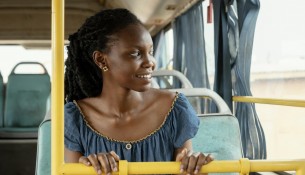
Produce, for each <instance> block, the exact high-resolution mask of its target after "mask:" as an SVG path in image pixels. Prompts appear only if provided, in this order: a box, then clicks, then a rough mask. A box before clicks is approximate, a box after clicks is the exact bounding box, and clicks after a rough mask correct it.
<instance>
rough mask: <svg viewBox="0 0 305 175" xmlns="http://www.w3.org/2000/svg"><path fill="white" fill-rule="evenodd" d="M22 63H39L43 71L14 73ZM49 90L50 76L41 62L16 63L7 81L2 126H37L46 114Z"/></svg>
mask: <svg viewBox="0 0 305 175" xmlns="http://www.w3.org/2000/svg"><path fill="white" fill-rule="evenodd" d="M22 64H27V65H35V66H37V65H40V66H41V67H42V68H43V70H44V73H42V74H28V73H27V74H23V73H15V70H16V68H17V67H18V66H20V65H22ZM50 92H51V83H50V76H49V74H48V72H47V70H46V68H45V67H44V66H43V65H42V64H41V63H38V62H21V63H18V64H17V65H16V66H15V67H14V68H13V70H12V72H11V74H10V75H9V77H8V81H7V86H6V98H5V107H4V127H38V126H39V124H40V123H41V121H42V120H43V118H44V116H45V114H46V109H47V99H48V97H49V95H50Z"/></svg>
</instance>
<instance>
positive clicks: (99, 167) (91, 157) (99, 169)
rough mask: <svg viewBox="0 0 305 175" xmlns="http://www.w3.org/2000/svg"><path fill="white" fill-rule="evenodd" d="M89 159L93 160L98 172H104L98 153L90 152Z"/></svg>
mask: <svg viewBox="0 0 305 175" xmlns="http://www.w3.org/2000/svg"><path fill="white" fill-rule="evenodd" d="M88 159H89V161H90V162H91V165H92V166H93V167H94V169H95V171H96V173H97V174H102V170H101V165H100V163H99V161H98V160H97V156H96V154H90V155H89V156H88Z"/></svg>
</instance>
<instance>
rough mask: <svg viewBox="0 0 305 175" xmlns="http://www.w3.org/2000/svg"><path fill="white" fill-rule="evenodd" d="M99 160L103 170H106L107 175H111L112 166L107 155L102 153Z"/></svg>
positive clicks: (98, 157) (98, 156)
mask: <svg viewBox="0 0 305 175" xmlns="http://www.w3.org/2000/svg"><path fill="white" fill-rule="evenodd" d="M97 159H98V160H99V161H100V163H101V165H102V169H103V170H104V172H105V174H107V175H108V174H110V173H111V166H110V163H109V160H108V157H107V154H104V153H100V154H98V155H97Z"/></svg>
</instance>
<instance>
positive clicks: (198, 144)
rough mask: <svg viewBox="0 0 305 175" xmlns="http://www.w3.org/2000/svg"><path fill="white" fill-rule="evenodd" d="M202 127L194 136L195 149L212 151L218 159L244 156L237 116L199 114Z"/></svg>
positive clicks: (237, 158)
mask: <svg viewBox="0 0 305 175" xmlns="http://www.w3.org/2000/svg"><path fill="white" fill-rule="evenodd" d="M198 117H199V118H200V127H199V130H198V133H197V135H196V136H195V138H193V148H194V150H199V151H203V152H205V153H211V154H212V155H213V156H214V157H215V158H216V159H217V160H239V159H240V158H242V157H243V154H242V147H241V136H240V130H239V123H238V121H237V118H236V117H234V116H232V115H221V114H215V115H199V116H198Z"/></svg>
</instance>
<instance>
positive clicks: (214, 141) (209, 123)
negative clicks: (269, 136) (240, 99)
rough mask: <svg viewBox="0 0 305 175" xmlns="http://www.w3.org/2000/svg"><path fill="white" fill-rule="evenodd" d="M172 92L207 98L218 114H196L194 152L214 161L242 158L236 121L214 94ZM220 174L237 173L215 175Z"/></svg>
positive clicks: (184, 90)
mask: <svg viewBox="0 0 305 175" xmlns="http://www.w3.org/2000/svg"><path fill="white" fill-rule="evenodd" d="M172 91H177V92H181V93H183V94H184V95H185V96H186V97H207V98H209V99H211V100H212V101H213V102H214V103H215V104H216V106H217V108H218V113H212V114H198V117H199V119H200V126H199V130H198V132H197V134H196V136H195V137H194V138H193V139H192V145H193V149H194V151H201V152H204V153H205V154H208V153H210V154H211V155H213V157H214V158H215V160H239V159H241V158H242V157H243V153H242V143H241V135H240V129H239V123H238V120H237V118H236V117H235V116H233V115H232V113H231V110H230V109H229V107H228V106H227V104H226V103H225V101H224V100H223V99H222V98H221V97H220V96H219V95H218V94H217V93H216V92H214V91H212V90H210V89H205V88H190V89H172ZM209 174H213V173H209ZM221 174H225V175H229V174H230V175H232V174H234V175H237V173H217V174H215V175H221Z"/></svg>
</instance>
